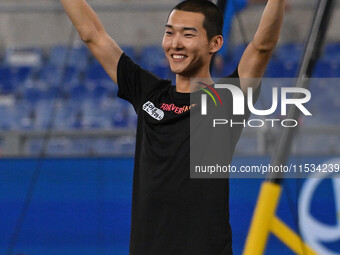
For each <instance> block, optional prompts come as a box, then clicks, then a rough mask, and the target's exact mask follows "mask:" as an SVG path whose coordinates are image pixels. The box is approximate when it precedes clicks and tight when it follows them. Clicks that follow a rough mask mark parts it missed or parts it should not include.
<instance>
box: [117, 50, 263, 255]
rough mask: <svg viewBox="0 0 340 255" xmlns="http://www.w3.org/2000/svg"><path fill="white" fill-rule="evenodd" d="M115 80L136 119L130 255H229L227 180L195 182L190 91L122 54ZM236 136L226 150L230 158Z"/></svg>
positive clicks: (197, 180)
mask: <svg viewBox="0 0 340 255" xmlns="http://www.w3.org/2000/svg"><path fill="white" fill-rule="evenodd" d="M232 77H235V78H237V77H238V74H237V70H236V71H235V73H234V74H233V75H232ZM117 80H118V82H117V83H118V86H119V91H118V96H119V97H120V98H123V99H126V100H127V101H129V102H130V103H131V104H132V105H133V107H134V109H135V111H136V113H137V116H138V125H137V136H136V152H135V165H134V176H133V193H132V216H131V236H130V254H131V255H192V254H195V255H226V254H232V248H231V228H230V224H229V182H228V179H190V172H189V155H190V150H189V147H190V120H189V119H190V118H189V116H190V114H189V113H190V112H191V111H192V110H193V109H197V107H192V106H191V105H190V93H179V92H176V87H175V86H172V85H171V82H170V81H168V80H162V79H159V78H157V77H156V76H154V75H153V74H151V73H149V72H147V71H145V70H143V69H142V68H140V67H139V66H138V65H136V64H135V63H134V62H132V61H131V59H130V58H128V57H127V56H126V55H125V54H123V55H122V56H121V58H120V60H119V64H118V70H117ZM258 91H259V89H257V93H256V94H258ZM225 107H231V106H230V103H228V104H227V106H225ZM191 114H192V113H191ZM246 115H247V118H248V117H249V111H248V112H247V113H246ZM241 131H242V127H241V126H239V127H237V132H238V133H239V135H240V134H241ZM239 135H237V136H238V137H239ZM238 137H237V139H235V141H233V142H232V143H231V144H230V146H229V147H230V148H231V149H230V152H229V154H230V155H228V158H230V159H231V157H232V153H233V151H234V148H235V145H236V143H237V140H238ZM230 161H231V160H230ZM229 163H230V162H229Z"/></svg>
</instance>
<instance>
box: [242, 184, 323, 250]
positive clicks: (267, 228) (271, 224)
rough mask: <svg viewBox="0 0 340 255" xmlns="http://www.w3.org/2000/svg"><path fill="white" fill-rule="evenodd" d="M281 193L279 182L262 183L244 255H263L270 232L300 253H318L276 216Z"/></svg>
mask: <svg viewBox="0 0 340 255" xmlns="http://www.w3.org/2000/svg"><path fill="white" fill-rule="evenodd" d="M280 195H281V186H280V185H279V184H275V183H272V182H264V183H263V184H262V186H261V190H260V195H259V198H258V201H257V205H256V208H255V212H254V216H253V219H252V223H251V226H250V229H249V233H248V237H247V241H246V245H245V248H244V251H243V255H262V254H263V253H264V250H265V247H266V244H267V240H268V236H269V234H270V233H273V234H274V235H275V236H276V237H277V238H278V239H279V240H281V241H282V242H283V243H284V244H285V245H286V246H287V247H289V248H290V249H291V250H292V251H293V252H295V253H296V254H298V255H317V253H316V252H315V251H313V250H312V248H310V247H309V246H308V245H307V244H305V243H304V242H303V240H302V239H301V238H300V237H299V236H298V235H297V234H296V233H294V231H293V230H291V229H290V228H289V227H288V226H287V225H286V224H284V223H283V222H282V221H281V220H280V219H278V218H277V217H276V216H275V212H276V208H277V205H278V202H279V200H280Z"/></svg>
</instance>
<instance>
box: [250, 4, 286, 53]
mask: <svg viewBox="0 0 340 255" xmlns="http://www.w3.org/2000/svg"><path fill="white" fill-rule="evenodd" d="M284 11H285V0H268V2H267V5H266V7H265V9H264V12H263V14H262V18H261V21H260V25H259V27H258V29H257V31H256V34H255V36H254V39H253V45H254V46H255V47H256V48H257V49H258V50H260V51H271V50H273V49H274V48H275V46H276V44H277V42H278V40H279V36H280V31H281V26H282V21H283V16H284Z"/></svg>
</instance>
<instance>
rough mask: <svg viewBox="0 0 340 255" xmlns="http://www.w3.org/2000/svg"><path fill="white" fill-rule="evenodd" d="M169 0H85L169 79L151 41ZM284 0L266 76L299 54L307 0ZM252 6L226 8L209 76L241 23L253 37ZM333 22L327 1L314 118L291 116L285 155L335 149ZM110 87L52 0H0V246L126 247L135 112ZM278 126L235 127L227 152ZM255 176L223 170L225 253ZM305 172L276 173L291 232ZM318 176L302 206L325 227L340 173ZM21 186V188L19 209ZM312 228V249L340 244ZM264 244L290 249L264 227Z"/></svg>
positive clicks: (37, 249)
mask: <svg viewBox="0 0 340 255" xmlns="http://www.w3.org/2000/svg"><path fill="white" fill-rule="evenodd" d="M177 2H178V1H175V0H171V1H165V0H158V1H156V0H143V1H138V0H129V1H126V0H125V1H124V0H111V1H110V0H96V1H89V3H90V4H91V6H93V7H94V9H95V10H96V12H97V13H98V15H99V16H100V18H101V20H102V21H103V23H104V26H105V27H106V29H107V31H108V33H109V34H110V35H112V37H113V38H114V39H115V40H116V41H117V42H118V44H119V45H120V46H121V47H122V48H123V50H124V51H125V52H126V53H127V55H129V56H130V57H131V58H132V59H134V60H135V61H136V62H137V63H139V64H140V65H141V66H142V67H144V68H145V69H148V70H150V71H152V72H154V73H155V74H157V75H158V76H160V77H162V78H168V79H172V80H173V79H174V77H173V76H172V74H171V73H170V71H169V68H168V66H167V62H166V59H165V57H164V55H163V52H162V49H161V48H160V45H161V39H162V35H163V28H164V26H163V25H164V24H165V22H166V17H167V15H168V12H169V10H170V9H171V8H172V7H173V5H174V4H176V3H177ZM289 2H290V8H289V10H288V12H287V14H286V17H285V22H284V26H283V30H282V36H281V39H280V43H279V45H278V47H277V49H276V51H275V53H274V56H273V59H272V60H271V62H270V64H269V67H268V70H267V72H266V77H271V78H283V77H284V78H294V77H295V76H296V72H297V68H298V65H299V61H300V60H301V57H302V54H303V49H304V43H305V39H306V36H307V33H308V31H309V26H310V24H311V22H312V18H313V13H314V8H315V2H316V1H307V0H290V1H289ZM262 10H263V5H262V4H252V5H249V6H248V7H247V8H246V9H245V10H244V11H243V12H242V13H241V14H240V17H241V19H242V22H241V23H240V22H237V21H236V19H235V20H234V22H233V28H232V33H231V36H230V38H229V40H230V45H231V50H230V53H229V54H228V55H227V56H226V57H225V58H223V59H222V61H219V62H218V63H216V65H215V67H214V69H213V74H214V76H220V74H228V73H230V72H231V71H233V69H234V68H235V67H236V65H237V62H238V60H239V58H240V56H241V54H242V52H243V50H244V42H245V38H244V36H243V37H242V33H243V32H245V34H246V38H247V39H248V40H249V39H250V38H252V36H253V34H254V32H255V30H256V28H257V25H258V21H259V19H260V17H261V13H262ZM242 23H243V28H242V27H241V26H240V24H241V25H242ZM339 25H340V9H339V3H338V4H337V7H336V10H335V13H334V15H333V18H332V20H331V26H330V29H329V30H328V32H327V38H326V45H325V47H324V50H323V52H322V55H321V57H320V59H319V61H318V63H317V65H316V69H315V72H314V74H313V78H321V79H323V80H319V82H313V83H312V85H311V87H310V90H311V92H312V100H311V102H310V103H309V108H310V109H311V112H312V114H313V118H309V119H303V118H302V119H301V121H300V125H301V127H300V131H299V133H298V135H297V136H296V139H295V140H294V144H293V150H292V156H291V162H297V163H304V162H306V163H310V162H311V161H312V160H313V162H314V163H321V162H325V161H326V160H329V159H331V158H334V157H339V154H340V128H339V127H340V114H339V112H340V111H339V110H340V99H339V92H340V85H339V83H338V82H337V81H338V80H337V79H336V78H337V77H339V76H340V34H339ZM243 29H245V31H243ZM325 78H333V79H325ZM270 86H273V85H270V84H263V87H262V95H261V98H260V100H259V102H258V105H259V107H267V108H268V107H269V106H270V105H269V104H271V100H270V99H269V95H270V93H271V91H270V89H269V88H270ZM116 94H117V86H116V85H115V84H114V83H113V82H112V81H111V80H110V79H109V77H108V76H107V75H106V74H105V72H104V71H103V69H102V68H101V67H100V65H99V63H98V62H97V61H96V60H95V59H94V58H93V57H92V55H91V54H90V53H89V51H88V50H87V49H86V48H85V46H84V44H83V43H82V42H81V41H80V39H79V38H78V36H77V35H76V33H75V32H74V30H73V28H72V25H71V23H70V22H69V20H68V18H67V17H66V15H65V14H64V12H63V11H62V9H61V6H60V4H59V1H57V0H31V1H29V2H28V1H23V0H0V158H1V159H0V254H128V241H129V226H130V209H131V182H132V171H133V154H134V146H135V127H136V116H135V113H134V110H133V108H132V107H131V106H130V105H129V104H128V103H127V102H125V101H123V100H120V99H119V98H117V96H116ZM273 116H275V115H273ZM279 133H280V129H279V128H274V129H269V130H264V129H259V130H258V131H253V130H249V129H246V130H245V132H244V134H243V136H242V138H241V140H240V142H239V144H238V147H237V149H236V158H235V160H234V164H236V165H240V164H247V163H248V164H260V163H262V162H269V158H270V155H271V153H272V151H273V147H274V144H275V141H276V140H277V137H278V135H279ZM36 169H40V170H41V171H40V172H39V174H38V175H34V173H35V172H36ZM32 176H33V177H32ZM34 178H35V179H34ZM31 180H35V181H36V183H35V185H34V187H33V188H32V186H30V185H31V184H32V182H31ZM260 182H261V180H231V198H230V208H231V223H232V226H233V229H234V247H235V254H240V253H241V250H242V247H243V244H244V240H245V236H246V233H247V229H248V226H249V223H250V219H251V215H252V210H253V207H254V205H255V202H256V197H257V193H258V187H259V184H260ZM306 182H308V180H287V181H286V182H285V190H286V192H285V195H283V199H282V201H281V204H280V208H279V215H280V216H281V217H282V218H283V219H284V220H285V221H286V222H287V223H288V224H289V225H290V226H291V227H292V228H293V229H295V230H296V231H299V232H302V233H306V232H308V231H307V230H304V229H303V228H304V226H300V225H299V222H298V220H297V219H298V218H299V217H298V216H299V213H298V212H299V211H300V213H301V212H302V211H303V209H301V208H300V205H301V203H300V202H299V196H300V195H301V194H302V193H303V189H304V185H305V184H306ZM319 184H320V185H319V186H318V187H317V189H318V190H317V191H318V192H317V195H315V196H314V195H313V199H310V201H309V202H310V203H311V206H310V208H308V210H307V212H308V213H310V214H311V215H312V216H313V217H314V218H313V219H315V220H316V221H319V222H321V223H323V224H325V225H327V226H329V227H330V229H331V228H332V227H334V228H336V226H337V224H338V223H337V222H339V221H340V219H339V217H340V216H339V213H340V212H339V210H340V209H339V208H336V203H335V201H336V198H338V200H339V197H340V196H339V194H338V193H336V192H335V191H336V190H337V191H339V190H340V189H339V187H340V184H337V182H335V181H332V180H328V179H325V180H322V181H320V183H319ZM332 185H333V186H332ZM332 187H333V188H332ZM28 191H31V192H32V197H31V200H30V204H29V206H28V207H27V211H25V212H24V213H22V207H23V205H24V201H27V194H28ZM337 205H338V206H340V202H338V204H337ZM20 216H21V223H22V225H20V224H19V225H20V228H19V227H18V226H19V225H18V222H20ZM207 217H208V216H207ZM310 227H312V226H310ZM312 229H313V228H312ZM338 229H340V227H338ZM339 231H340V230H339ZM202 234H204V233H202ZM305 238H307V239H308V238H309V237H308V236H305ZM320 238H321V237H320ZM308 240H309V241H310V240H312V238H309V239H308ZM322 240H323V239H320V240H319V242H320V245H321V246H322V247H324V248H325V249H326V250H325V251H327V252H329V253H322V254H340V237H339V239H337V240H336V241H335V242H333V241H334V240H333V241H332V242H331V241H330V239H327V238H326V239H325V240H324V242H323V241H322ZM310 242H311V243H312V244H311V245H314V246H315V244H313V242H312V241H310ZM315 242H317V241H315ZM11 246H12V248H13V250H12V251H10V252H9V250H11V248H9V247H11ZM267 254H291V253H290V252H289V251H288V250H287V249H286V248H285V247H284V246H283V245H282V244H280V242H279V241H278V240H276V239H275V238H274V237H273V238H271V239H270V242H269V246H268V249H267Z"/></svg>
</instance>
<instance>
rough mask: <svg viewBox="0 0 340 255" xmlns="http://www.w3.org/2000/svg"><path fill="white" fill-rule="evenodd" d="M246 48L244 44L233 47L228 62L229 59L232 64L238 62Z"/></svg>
mask: <svg viewBox="0 0 340 255" xmlns="http://www.w3.org/2000/svg"><path fill="white" fill-rule="evenodd" d="M246 47H247V45H245V44H239V45H236V46H234V47H233V48H232V50H231V51H230V57H229V58H228V60H229V59H230V60H231V61H232V62H235V63H238V62H240V60H241V57H242V55H243V52H244V50H245V49H246Z"/></svg>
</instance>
